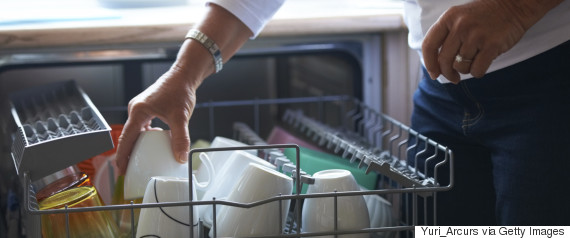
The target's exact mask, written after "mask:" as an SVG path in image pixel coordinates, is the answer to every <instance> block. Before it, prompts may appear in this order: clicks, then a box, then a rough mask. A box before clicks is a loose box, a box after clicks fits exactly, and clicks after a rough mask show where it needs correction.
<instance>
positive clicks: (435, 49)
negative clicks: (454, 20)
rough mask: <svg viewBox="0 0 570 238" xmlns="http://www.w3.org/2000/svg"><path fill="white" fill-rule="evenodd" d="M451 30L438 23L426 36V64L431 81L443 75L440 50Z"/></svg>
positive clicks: (423, 46) (423, 51) (424, 55)
mask: <svg viewBox="0 0 570 238" xmlns="http://www.w3.org/2000/svg"><path fill="white" fill-rule="evenodd" d="M448 33H449V30H448V28H447V26H446V25H445V24H442V23H441V22H439V21H438V22H436V23H435V24H434V25H433V26H432V27H431V28H430V29H429V31H428V33H427V34H426V37H425V38H424V41H423V43H422V54H423V58H424V64H425V66H426V70H427V71H428V73H429V75H430V77H431V79H436V78H437V77H439V75H440V74H441V70H440V62H439V59H438V58H439V49H440V47H441V46H442V45H443V42H444V41H445V39H446V38H447V35H448Z"/></svg>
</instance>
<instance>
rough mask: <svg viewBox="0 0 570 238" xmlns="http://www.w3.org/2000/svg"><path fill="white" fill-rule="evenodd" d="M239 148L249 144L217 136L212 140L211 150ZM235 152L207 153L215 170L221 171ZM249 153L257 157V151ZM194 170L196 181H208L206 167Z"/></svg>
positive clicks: (201, 166) (200, 166) (199, 195)
mask: <svg viewBox="0 0 570 238" xmlns="http://www.w3.org/2000/svg"><path fill="white" fill-rule="evenodd" d="M238 146H247V144H244V143H242V142H239V141H236V140H232V139H229V138H226V137H222V136H216V137H215V138H214V140H212V143H210V148H224V147H238ZM233 152H234V151H233V150H228V151H213V152H207V154H208V157H209V158H210V160H211V161H212V165H213V166H214V169H215V170H218V171H219V170H220V169H221V167H222V165H223V164H224V162H225V161H226V159H227V158H228V157H230V155H231V154H232V153H233ZM247 152H248V153H251V154H252V155H256V156H257V150H247ZM192 169H194V170H196V172H195V174H196V179H198V181H199V182H203V181H205V180H206V179H208V175H207V174H208V172H207V169H206V167H205V166H203V165H201V164H200V165H199V166H198V168H192ZM200 198H201V194H200V191H198V199H200Z"/></svg>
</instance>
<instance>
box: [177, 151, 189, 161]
mask: <svg viewBox="0 0 570 238" xmlns="http://www.w3.org/2000/svg"><path fill="white" fill-rule="evenodd" d="M178 161H180V162H181V163H186V161H188V152H182V153H180V154H178Z"/></svg>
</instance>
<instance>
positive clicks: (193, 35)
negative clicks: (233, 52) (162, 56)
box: [185, 29, 223, 73]
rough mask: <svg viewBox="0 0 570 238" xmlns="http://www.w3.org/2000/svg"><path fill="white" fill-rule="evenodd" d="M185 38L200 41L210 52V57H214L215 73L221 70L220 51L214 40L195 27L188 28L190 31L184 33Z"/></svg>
mask: <svg viewBox="0 0 570 238" xmlns="http://www.w3.org/2000/svg"><path fill="white" fill-rule="evenodd" d="M185 39H193V40H196V41H198V42H200V43H201V44H202V46H204V47H205V48H206V49H207V50H208V51H209V52H210V54H212V57H213V58H214V65H215V66H216V73H217V72H220V70H222V66H223V61H222V53H221V52H220V47H218V45H216V42H214V41H213V40H212V39H210V38H208V36H206V34H204V33H202V32H201V31H199V30H196V29H190V31H188V34H186V38H185Z"/></svg>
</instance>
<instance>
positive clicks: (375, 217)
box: [361, 188, 396, 238]
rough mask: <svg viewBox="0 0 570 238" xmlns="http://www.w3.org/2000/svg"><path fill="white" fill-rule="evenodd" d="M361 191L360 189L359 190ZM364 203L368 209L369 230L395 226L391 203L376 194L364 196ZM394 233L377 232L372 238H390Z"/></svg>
mask: <svg viewBox="0 0 570 238" xmlns="http://www.w3.org/2000/svg"><path fill="white" fill-rule="evenodd" d="M361 189H362V188H361ZM364 201H365V202H366V207H367V208H368V215H369V217H370V227H371V228H383V227H390V226H394V225H396V224H395V223H394V221H393V218H392V203H390V202H389V201H388V200H386V199H384V198H383V197H381V196H378V195H376V194H371V195H364ZM394 235H395V232H388V231H386V232H378V233H376V234H375V236H374V237H380V238H390V237H394Z"/></svg>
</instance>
